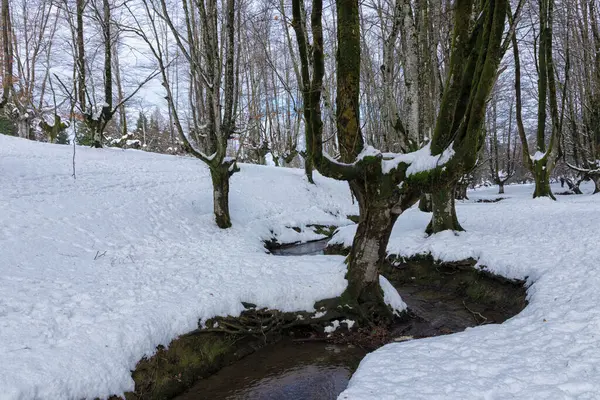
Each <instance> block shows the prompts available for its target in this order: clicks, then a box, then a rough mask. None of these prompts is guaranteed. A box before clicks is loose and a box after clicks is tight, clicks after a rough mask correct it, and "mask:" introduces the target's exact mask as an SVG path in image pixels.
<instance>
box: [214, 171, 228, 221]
mask: <svg viewBox="0 0 600 400" xmlns="http://www.w3.org/2000/svg"><path fill="white" fill-rule="evenodd" d="M210 177H211V178H212V186H213V207H214V213H215V222H216V223H217V226H218V227H219V228H221V229H226V228H230V227H231V216H230V214H229V177H230V172H229V168H228V167H227V166H221V167H218V168H211V169H210Z"/></svg>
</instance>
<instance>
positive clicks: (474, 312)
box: [462, 300, 487, 325]
mask: <svg viewBox="0 0 600 400" xmlns="http://www.w3.org/2000/svg"><path fill="white" fill-rule="evenodd" d="M462 303H463V306H465V308H466V309H467V311H469V312H470V313H471V314H473V319H474V320H475V322H477V324H478V325H483V324H485V323H486V322H487V318H486V317H484V316H483V315H482V314H481V313H480V312H477V311H473V310H471V309H470V308H469V307H467V304H466V303H465V301H464V300H463V302H462ZM477 316H479V317H480V318H483V321H481V322H479V320H478V319H477Z"/></svg>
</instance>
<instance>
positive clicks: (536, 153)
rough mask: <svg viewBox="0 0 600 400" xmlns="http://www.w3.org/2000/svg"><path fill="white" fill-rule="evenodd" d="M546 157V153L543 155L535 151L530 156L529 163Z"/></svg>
mask: <svg viewBox="0 0 600 400" xmlns="http://www.w3.org/2000/svg"><path fill="white" fill-rule="evenodd" d="M545 156H546V153H543V152H541V151H539V150H538V151H536V152H535V154H534V155H532V156H530V158H531V161H540V160H541V159H543V158H544V157H545Z"/></svg>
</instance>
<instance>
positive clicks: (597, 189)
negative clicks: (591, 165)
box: [592, 175, 600, 194]
mask: <svg viewBox="0 0 600 400" xmlns="http://www.w3.org/2000/svg"><path fill="white" fill-rule="evenodd" d="M592 182H594V193H593V194H596V193H600V175H598V176H593V177H592Z"/></svg>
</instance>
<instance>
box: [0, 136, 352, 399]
mask: <svg viewBox="0 0 600 400" xmlns="http://www.w3.org/2000/svg"><path fill="white" fill-rule="evenodd" d="M71 157H72V148H71V147H69V146H60V145H49V144H43V143H37V142H31V141H27V140H22V139H16V138H12V137H7V136H3V135H0V210H1V211H0V294H1V295H0V398H2V399H33V398H38V399H81V398H94V397H96V396H98V397H106V396H108V395H111V394H120V393H123V392H124V391H128V390H132V389H133V381H132V379H131V372H130V371H131V370H132V369H134V368H135V365H136V362H137V361H138V360H139V359H140V358H142V357H143V356H144V355H151V354H153V353H154V350H155V348H156V346H157V345H159V344H164V345H166V344H168V343H169V342H170V341H171V340H172V339H173V338H175V337H177V336H178V335H180V334H183V333H186V332H189V331H191V330H193V329H195V328H197V326H198V320H199V319H202V320H205V319H207V318H210V317H213V316H215V315H227V314H230V315H238V314H239V313H240V312H241V311H242V309H243V307H242V305H241V301H246V302H250V303H255V304H257V305H259V306H264V307H272V308H278V309H281V310H284V311H296V310H312V309H313V304H314V302H315V301H316V300H319V299H323V298H329V297H334V296H338V295H339V294H341V293H342V292H343V290H344V289H345V286H346V280H345V279H344V274H345V266H344V264H343V258H342V257H330V256H312V257H274V256H271V255H268V254H266V253H265V251H264V248H263V245H262V240H264V239H269V238H270V237H271V235H272V233H271V231H272V230H273V231H282V227H295V226H306V225H308V224H322V225H340V224H342V225H343V224H347V223H349V221H348V220H347V219H346V218H345V216H346V215H348V214H356V212H357V210H356V209H355V208H354V206H352V204H351V200H350V195H349V191H348V188H347V184H345V183H343V182H336V181H332V180H328V179H324V178H322V177H320V176H318V175H317V176H315V179H316V182H317V186H313V185H309V184H307V183H306V182H305V179H304V177H303V171H301V170H291V169H282V168H268V167H259V166H251V165H242V172H240V173H238V174H236V175H234V177H233V178H232V183H231V214H232V220H233V225H234V227H233V228H232V229H229V230H226V231H222V230H220V229H218V228H217V227H216V226H215V223H214V222H213V215H212V191H211V188H210V176H209V174H208V171H207V169H206V167H205V166H204V165H203V164H202V163H201V162H200V161H199V160H196V159H193V158H187V157H174V156H165V155H158V154H151V153H145V152H142V151H136V150H126V151H123V150H117V149H100V150H96V149H88V148H77V160H76V163H77V179H76V180H74V179H73V178H72V176H71V173H72V171H71V168H72V166H71ZM290 231H291V232H293V230H291V229H288V231H286V235H287V237H288V239H290V240H293V239H294V237H293V235H292V234H291V233H290ZM300 239H302V237H300Z"/></svg>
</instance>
